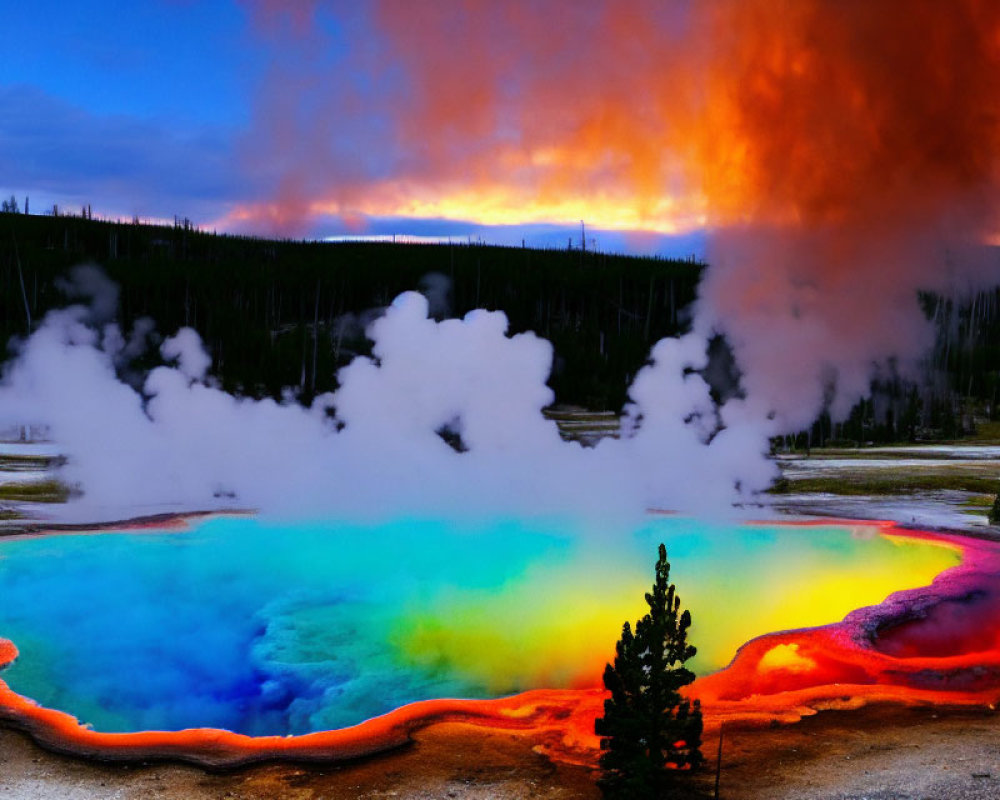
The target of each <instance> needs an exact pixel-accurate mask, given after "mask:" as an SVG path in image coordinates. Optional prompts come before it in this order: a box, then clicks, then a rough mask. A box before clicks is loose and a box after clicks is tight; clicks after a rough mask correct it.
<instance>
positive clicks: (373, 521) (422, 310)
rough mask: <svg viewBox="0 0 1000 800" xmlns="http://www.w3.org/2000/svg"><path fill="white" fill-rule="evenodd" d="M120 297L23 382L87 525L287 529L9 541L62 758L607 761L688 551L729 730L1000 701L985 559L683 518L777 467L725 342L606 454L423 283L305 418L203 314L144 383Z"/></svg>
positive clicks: (983, 552)
mask: <svg viewBox="0 0 1000 800" xmlns="http://www.w3.org/2000/svg"><path fill="white" fill-rule="evenodd" d="M82 277H84V278H87V280H86V281H84V280H82V279H81V276H80V275H77V279H78V281H79V282H80V283H89V284H90V288H89V293H90V294H91V295H92V296H96V295H99V294H101V293H103V294H104V295H108V293H109V291H110V290H108V289H107V287H106V286H104V287H102V286H101V285H100V284H101V278H100V276H99V275H95V274H94V273H92V272H91V273H85V274H84V275H83V276H82ZM95 287H96V288H95ZM85 293H86V292H85ZM93 305H94V308H90V309H88V308H86V307H84V306H74V307H71V308H68V309H64V310H61V311H57V312H52V313H51V314H50V315H49V316H48V317H47V318H46V320H45V322H44V324H43V325H41V326H40V327H39V328H38V329H37V330H36V331H35V332H34V333H33V334H32V336H31V337H30V338H29V339H27V340H26V341H24V342H22V343H21V344H20V347H19V351H18V354H17V357H16V359H15V360H14V361H13V362H12V365H10V366H8V368H7V369H6V371H5V373H4V378H3V382H2V383H0V412H2V413H0V423H6V424H9V423H10V422H12V421H13V422H18V421H20V422H21V423H24V422H25V421H35V420H38V421H41V422H44V423H45V424H46V425H48V426H50V429H51V431H52V435H53V438H54V440H55V441H56V442H57V443H58V446H59V447H60V448H61V449H63V451H64V452H66V454H67V456H68V459H67V461H66V463H65V465H64V466H62V467H60V477H61V478H62V479H63V480H64V481H66V482H67V483H68V484H70V485H71V486H75V487H78V488H80V489H81V490H82V497H78V498H76V499H74V500H73V501H72V502H71V503H69V504H68V506H67V507H66V508H67V513H72V514H77V515H83V516H88V517H89V518H91V519H115V518H118V519H122V518H124V517H121V516H118V517H116V516H109V515H110V514H114V513H118V512H117V511H108V509H109V508H121V507H122V506H121V503H122V498H125V499H126V502H125V508H126V509H128V514H130V515H131V516H133V517H134V516H138V515H140V514H143V513H145V514H149V513H154V512H162V511H163V510H165V508H168V507H169V506H168V505H167V504H168V503H170V502H172V503H174V504H175V505H174V509H175V510H177V509H176V506H177V505H180V506H182V509H180V510H181V511H188V510H191V509H206V510H215V511H217V512H218V511H220V510H222V509H224V508H225V507H226V506H229V507H242V508H249V509H260V511H259V513H243V514H234V513H215V514H211V515H207V516H206V515H201V516H199V515H188V516H183V515H182V516H175V518H174V522H173V523H172V524H169V525H166V524H164V525H161V526H160V527H156V526H150V525H148V524H145V525H135V524H133V525H127V524H126V525H122V526H120V528H119V529H117V530H111V529H108V528H107V526H102V527H101V529H100V530H99V531H95V530H90V531H88V530H82V529H77V530H74V531H72V532H65V531H63V532H58V533H56V532H50V533H48V534H45V535H39V536H21V537H15V538H7V539H3V540H0V597H2V599H3V602H2V603H0V637H3V638H2V639H0V664H3V665H4V666H3V668H2V673H0V676H2V682H0V719H4V720H7V721H9V722H11V723H13V724H15V725H18V726H20V727H22V728H25V729H27V730H28V731H29V732H30V733H31V734H32V735H33V736H34V737H35V738H36V739H38V740H39V741H41V742H43V743H45V744H47V745H49V746H51V747H54V748H59V749H64V750H69V751H72V752H75V753H82V754H91V755H97V756H100V757H102V758H142V757H149V756H163V755H169V756H172V757H180V758H187V759H191V760H194V761H198V762H201V763H206V764H237V763H243V762H247V761H251V760H254V759H258V758H273V757H276V756H282V755H286V756H292V757H295V758H299V759H303V758H308V759H311V758H315V759H337V758H348V757H352V756H357V755H360V754H365V753H371V752H375V751H378V750H380V749H385V748H387V747H390V746H393V745H396V744H400V743H403V742H405V741H407V738H408V737H409V735H410V733H411V732H412V731H413V730H414V729H415V728H417V727H419V726H421V725H427V724H432V723H434V722H436V721H442V720H453V721H454V720H457V721H462V722H467V723H470V724H477V725H486V726H492V727H496V728H503V729H506V730H512V731H527V732H530V733H531V734H532V735H533V736H534V737H535V739H536V741H538V742H541V744H538V745H536V746H537V747H540V748H541V749H542V751H544V752H548V753H549V754H550V755H552V756H554V757H557V758H563V759H566V760H575V761H579V762H581V763H593V760H594V757H595V753H596V751H597V746H598V740H597V739H596V737H595V736H594V733H593V726H594V719H595V717H596V716H598V715H599V714H600V713H601V709H602V702H603V698H604V696H603V688H602V685H601V675H602V671H603V667H604V664H605V663H606V662H607V661H609V660H610V659H611V658H612V657H613V654H614V644H615V641H616V640H617V638H618V636H619V634H620V632H621V626H622V624H623V623H624V622H625V621H626V620H629V621H634V620H635V619H637V618H638V617H639V616H640V615H641V614H642V613H643V612H644V610H645V604H644V600H643V595H644V592H645V591H646V590H647V589H648V587H649V586H650V584H651V583H652V580H653V564H654V562H655V559H656V549H657V544H658V543H659V542H661V541H662V542H664V543H665V544H666V545H667V550H668V553H669V557H670V560H671V562H672V564H673V569H672V572H671V579H672V580H673V581H674V582H675V583H676V584H677V586H678V590H679V593H680V595H681V597H682V600H683V604H684V607H685V608H687V609H690V610H691V612H692V616H693V619H694V625H693V627H692V630H691V633H690V638H691V642H692V643H693V644H695V645H696V646H697V648H698V655H697V657H696V659H695V661H694V663H693V664H692V665H691V666H692V667H693V669H694V670H695V672H696V673H697V674H698V675H699V679H698V680H697V681H696V682H695V683H694V684H693V685H692V686H691V687H690V692H691V694H692V695H694V696H696V697H698V698H700V699H701V701H702V705H703V709H704V712H705V718H706V726H707V727H708V728H711V727H712V726H713V725H717V724H719V723H720V722H722V721H725V720H740V721H742V722H743V723H746V724H766V723H768V722H771V721H773V720H776V719H777V720H795V719H798V718H800V717H801V716H802V715H804V714H811V713H815V711H817V710H820V709H824V708H845V707H853V706H856V705H859V704H864V703H867V702H880V701H893V702H908V703H947V704H990V703H993V702H995V700H996V698H997V686H998V685H1000V677H998V676H1000V630H998V625H997V620H998V619H1000V613H998V612H1000V587H998V585H997V584H998V580H997V577H996V576H997V575H998V574H1000V555H998V553H997V552H996V548H995V546H994V545H993V544H992V543H989V542H983V541H977V540H974V539H969V538H962V537H955V536H948V535H943V534H930V533H921V532H915V531H905V530H901V529H898V528H896V527H894V526H893V525H892V524H891V523H836V522H829V523H823V524H797V525H796V524H778V523H766V522H764V523H747V522H745V521H742V520H741V521H733V519H729V520H728V521H726V520H725V518H721V517H719V516H718V515H716V516H715V517H709V516H708V515H706V514H698V513H691V512H688V511H687V510H688V509H690V508H691V507H692V505H693V502H692V501H695V500H697V501H698V503H699V504H700V505H701V506H702V507H703V508H704V507H708V508H710V509H714V510H716V511H718V510H719V509H728V510H730V512H731V509H732V505H733V502H734V501H735V500H738V499H739V495H740V492H742V497H743V499H746V498H747V497H748V496H750V493H751V492H752V491H753V490H757V489H760V488H763V487H764V486H766V485H767V483H768V482H769V480H770V479H771V477H772V475H773V465H771V464H770V463H769V462H768V461H767V459H766V458H764V457H763V455H762V454H763V453H764V452H766V447H767V436H768V435H769V433H770V432H771V431H770V429H769V428H768V426H767V423H766V421H765V422H764V423H761V424H757V425H754V424H753V423H752V421H751V420H752V415H751V414H750V411H749V409H748V408H747V406H746V404H745V403H743V402H742V400H740V399H739V398H736V399H732V400H730V401H729V402H727V403H726V404H725V405H724V406H722V407H718V406H716V405H715V404H713V403H712V401H711V399H710V397H709V390H708V386H707V384H706V383H705V382H704V381H703V380H702V379H701V378H700V377H699V373H698V370H701V369H704V368H705V366H706V362H705V343H704V341H703V340H698V339H697V338H694V337H685V338H683V339H679V340H665V341H663V342H661V343H659V344H658V345H657V346H656V347H655V348H654V350H653V353H652V356H651V362H650V364H649V365H648V366H647V367H645V368H644V369H643V370H641V371H640V373H639V375H638V376H637V377H636V379H635V381H634V383H633V384H632V387H631V388H630V392H629V394H630V397H631V399H632V401H633V404H634V405H633V406H632V407H630V409H629V410H628V413H627V414H626V419H625V424H624V426H623V427H624V428H625V429H626V433H625V435H623V436H622V437H621V438H620V439H615V440H604V441H601V442H600V443H599V444H598V445H597V446H596V447H593V448H582V447H580V446H579V445H578V444H576V443H572V442H569V443H568V442H563V441H562V440H561V439H560V437H559V435H558V431H557V430H556V428H555V426H554V425H553V424H552V423H550V422H548V421H547V420H545V419H544V418H543V417H542V415H541V414H540V410H541V408H542V407H544V406H545V405H547V404H548V403H550V402H551V393H550V391H549V390H548V389H547V387H546V386H545V383H544V381H545V379H546V376H547V374H548V370H549V367H550V366H551V363H552V351H551V348H550V347H549V345H548V344H547V343H545V342H543V341H542V340H540V339H538V338H537V337H534V336H532V335H530V334H522V335H519V336H515V337H508V336H506V320H505V319H504V318H503V316H502V315H500V314H496V313H492V314H491V313H485V312H473V313H472V314H469V315H467V316H466V317H465V318H464V319H462V320H445V321H443V322H436V321H435V320H433V319H429V318H428V314H427V310H428V309H427V303H426V300H424V298H422V297H421V296H419V295H413V294H407V295H403V296H402V297H400V298H398V299H397V300H396V301H395V302H394V303H393V305H392V306H391V307H390V308H389V309H387V311H386V313H385V316H384V317H382V318H381V319H379V320H378V321H377V322H376V323H374V324H373V325H372V326H371V328H370V331H369V335H370V336H371V338H372V339H373V342H374V347H373V357H372V358H371V359H363V358H359V359H356V360H355V361H354V362H353V363H352V364H351V365H350V366H349V367H347V368H345V369H344V370H342V371H341V373H340V374H339V376H338V377H339V379H340V388H339V389H338V391H337V392H336V393H335V395H333V396H330V397H325V398H318V399H317V401H316V402H315V403H314V404H313V406H312V408H308V409H305V408H301V407H300V406H298V405H297V404H295V403H294V402H286V403H277V402H274V401H272V400H261V401H255V400H248V399H245V398H237V397H233V396H231V395H228V394H226V393H225V392H223V391H222V390H221V389H220V388H218V386H217V385H215V384H214V383H213V382H212V380H211V378H209V377H206V370H207V367H208V365H209V363H210V360H209V359H208V357H207V355H206V354H205V352H204V350H203V349H202V347H201V343H200V340H199V339H198V337H197V334H195V333H194V331H191V330H188V329H185V330H182V331H181V332H180V333H179V334H178V335H177V336H175V337H172V338H169V339H167V340H165V341H163V342H162V346H161V348H160V352H161V354H162V356H163V357H164V359H165V360H166V361H167V362H168V363H166V364H165V365H163V366H160V367H157V368H155V369H153V370H152V371H151V372H149V373H148V374H147V375H146V376H145V377H144V378H142V379H141V381H139V380H137V378H136V375H135V374H132V375H131V378H130V379H129V380H125V379H124V378H123V375H125V374H127V373H128V361H127V355H128V353H132V354H133V355H134V354H135V353H137V352H141V351H142V347H141V346H137V338H141V337H142V336H144V335H145V334H144V333H142V332H139V333H138V334H137V333H136V331H133V332H132V334H130V335H129V336H128V337H126V336H125V335H124V333H123V332H122V331H119V330H118V329H117V327H116V326H115V325H114V324H113V323H109V322H108V321H107V320H101V319H99V318H98V317H97V312H96V311H95V310H94V309H95V308H98V307H103V308H107V307H109V305H110V306H111V307H113V303H108V302H103V303H97V302H95V303H94V304H93ZM143 330H145V331H146V332H147V333H148V330H149V329H148V327H146V328H144V329H143ZM126 342H127V344H126ZM141 344H142V343H141V342H139V343H138V345H141ZM137 386H139V387H140V388H137ZM442 431H450V432H451V434H452V438H453V439H454V438H455V437H459V438H460V439H461V445H462V446H461V447H453V446H452V445H453V444H454V442H452V443H451V444H449V443H448V442H446V441H445V439H446V438H447V437H444V436H442V435H441V433H442ZM664 465H668V466H669V468H665V467H664ZM734 487H736V494H735V495H734ZM116 500H117V502H118V503H119V506H113V503H114V502H115V501H116ZM109 504H111V505H109ZM656 508H660V509H678V508H680V509H685V511H686V513H685V514H684V515H665V514H662V513H656V512H649V511H647V509H656ZM709 518H711V519H716V520H718V521H715V522H706V521H704V520H705V519H709Z"/></svg>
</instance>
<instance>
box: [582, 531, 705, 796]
mask: <svg viewBox="0 0 1000 800" xmlns="http://www.w3.org/2000/svg"><path fill="white" fill-rule="evenodd" d="M659 552H660V558H659V560H658V561H657V562H656V582H655V583H654V584H653V591H652V592H650V593H648V594H647V595H646V602H647V603H648V604H649V613H648V614H646V615H645V616H644V617H643V618H642V619H640V620H639V621H638V622H637V623H636V626H635V633H634V634H633V633H632V629H631V628H630V627H629V624H628V622H626V623H625V625H624V627H623V628H622V637H621V639H620V640H619V641H618V644H617V646H616V647H615V663H614V666H612V665H611V664H608V666H607V667H606V668H605V670H604V686H605V688H606V689H607V690H608V691H609V692H611V697H610V698H608V699H607V700H605V701H604V716H603V717H601V718H599V719H598V720H597V721H596V723H595V726H594V727H595V732H596V733H597V734H598V735H599V736H600V737H601V751H602V752H601V759H600V763H601V773H602V774H601V778H600V779H599V780H598V786H600V788H601V791H602V792H603V794H604V796H605V797H608V798H616V799H617V798H622V799H624V798H629V799H630V800H632V799H635V800H639V798H663V797H667V796H669V795H668V794H667V792H669V790H670V787H671V785H672V784H673V783H674V782H675V780H676V777H677V775H678V774H679V773H678V770H693V769H695V768H697V767H698V766H699V765H700V764H701V761H702V757H701V750H700V748H701V730H702V723H701V708H700V704H699V702H698V701H697V700H695V701H694V703H691V702H690V701H689V700H687V699H684V698H682V697H681V695H680V692H679V690H680V689H681V687H683V686H686V685H688V684H689V683H691V682H692V681H693V680H694V677H695V676H694V673H693V672H691V670H689V669H688V668H687V667H685V666H684V662H686V661H687V660H688V659H689V658H691V657H692V656H693V655H694V654H695V648H694V647H692V646H691V645H689V644H688V643H687V630H688V628H689V627H690V625H691V615H690V614H689V613H688V612H687V611H684V612H683V613H681V611H680V599H679V598H678V597H677V596H676V594H675V590H674V586H673V584H670V583H669V577H670V563H669V562H668V561H667V550H666V547H664V545H662V544H661V545H660V551H659Z"/></svg>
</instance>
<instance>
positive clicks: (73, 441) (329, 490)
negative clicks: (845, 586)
mask: <svg viewBox="0 0 1000 800" xmlns="http://www.w3.org/2000/svg"><path fill="white" fill-rule="evenodd" d="M74 285H75V286H76V292H75V293H76V294H83V293H85V292H87V293H89V294H90V295H91V296H94V297H95V298H96V299H95V304H96V306H97V307H98V308H101V309H102V310H104V308H105V306H104V304H103V303H104V301H106V298H107V297H108V291H107V290H108V286H107V282H106V281H105V282H104V283H102V282H101V281H99V280H97V279H96V276H95V272H94V270H93V269H92V268H85V269H82V270H78V271H77V272H76V273H75V284H74ZM95 287H96V290H95ZM431 288H432V289H433V290H434V291H440V290H441V289H442V287H441V286H440V281H437V280H435V281H432V282H431ZM428 311H429V303H428V300H427V299H426V298H425V297H424V296H423V295H420V294H417V293H415V292H410V293H405V294H403V295H400V296H399V297H398V298H396V300H395V301H394V302H393V303H392V305H391V306H390V307H389V308H388V309H387V310H386V312H385V314H384V316H381V317H379V318H378V319H376V320H375V321H374V322H372V323H371V324H370V326H369V329H368V332H369V336H370V337H371V338H372V340H373V342H374V348H373V354H374V357H373V358H371V359H369V358H362V357H359V358H356V359H355V360H354V361H353V362H351V363H350V364H349V365H348V366H347V367H345V368H344V369H342V370H341V372H340V374H339V376H338V377H339V380H340V388H339V389H338V390H337V392H336V393H334V394H330V395H324V396H321V397H319V398H317V399H316V400H315V402H314V403H313V405H312V407H310V408H302V407H301V406H298V405H296V404H295V403H293V402H289V403H288V404H279V403H276V402H274V401H273V400H270V399H265V400H260V401H257V400H253V399H248V398H240V397H234V396H231V395H229V394H226V393H225V392H223V391H221V390H220V389H218V388H216V387H215V386H214V385H213V382H212V379H211V378H210V377H206V370H207V368H208V366H209V364H210V359H209V357H208V355H207V353H206V352H205V350H204V348H203V346H202V343H201V340H200V338H199V337H198V334H197V333H196V332H195V331H194V330H192V329H190V328H183V329H181V330H180V331H179V332H177V333H176V334H175V335H173V336H171V337H169V338H167V339H165V340H164V341H163V343H162V345H161V347H160V352H161V354H162V355H163V357H164V358H165V359H166V360H168V361H169V362H176V365H174V366H171V365H169V364H168V365H166V366H160V367H157V368H155V369H153V370H152V371H151V372H149V374H148V375H146V376H145V377H144V380H143V381H142V382H141V385H140V386H139V388H134V387H133V385H130V384H129V382H127V381H123V380H121V379H120V375H119V373H120V372H122V371H125V372H127V369H128V365H127V364H125V365H123V364H122V363H121V356H122V353H123V352H124V351H125V347H123V344H122V343H123V341H125V338H126V337H125V336H124V334H123V332H121V331H120V330H119V329H118V327H117V326H116V325H115V324H114V323H106V324H104V325H103V327H99V326H98V325H97V324H96V322H95V319H94V316H95V315H94V311H93V309H92V308H90V307H87V306H83V305H76V306H71V307H69V308H66V309H62V310H58V311H53V312H51V313H50V314H49V315H48V316H47V317H46V318H45V320H44V322H43V324H42V325H41V326H40V328H39V329H38V330H37V331H36V332H35V333H34V334H32V336H31V337H30V338H28V339H27V340H26V341H24V342H22V343H20V346H19V352H18V354H17V358H16V359H15V360H14V361H13V362H12V364H11V365H10V366H9V368H8V369H7V370H6V372H5V374H4V377H3V381H2V383H0V427H3V426H4V425H12V424H25V423H40V424H46V425H48V426H49V428H50V430H51V432H52V437H53V439H55V441H56V442H58V444H59V445H60V447H61V448H63V449H64V450H65V452H66V454H67V455H68V456H69V460H68V463H67V464H66V465H65V467H63V473H62V477H63V478H64V479H65V480H66V481H68V482H69V483H70V484H72V485H75V486H78V487H79V488H80V489H81V490H82V498H81V499H79V500H77V501H76V503H75V505H74V507H73V509H72V513H74V514H76V515H79V514H80V513H84V514H91V515H98V516H99V515H101V514H106V513H107V510H108V509H121V508H122V507H123V506H125V507H128V508H132V509H133V511H134V509H135V507H141V508H142V509H143V510H144V511H146V512H151V511H159V510H165V509H171V508H174V509H176V508H183V509H187V510H192V509H209V508H217V507H233V506H237V507H252V508H259V509H262V510H264V511H266V512H268V513H271V514H275V515H280V516H286V517H287V516H306V517H315V516H335V517H338V518H345V519H349V518H367V519H370V518H373V517H374V518H378V517H395V516H399V515H400V514H408V515H417V516H435V517H449V518H450V517H473V518H475V517H480V516H486V517H499V516H503V515H509V514H514V515H521V516H532V515H547V516H563V517H570V516H573V517H576V516H580V517H583V518H585V519H588V520H590V521H591V522H592V523H593V524H595V525H599V523H600V521H601V520H612V519H615V520H618V521H624V520H625V519H626V518H628V519H634V517H635V515H636V514H641V513H642V512H644V511H645V510H646V509H647V508H649V507H659V508H692V504H697V505H698V506H702V505H704V507H705V510H711V509H713V508H716V509H719V508H722V509H725V508H727V507H729V506H730V505H731V503H732V501H733V500H734V499H735V498H736V497H737V496H738V493H737V492H736V491H735V490H736V486H737V484H739V488H740V490H741V491H742V492H744V493H747V492H750V491H752V490H754V489H759V488H762V487H763V486H765V485H766V483H767V481H768V480H769V478H770V475H771V473H770V468H769V467H768V466H767V464H766V462H764V461H763V460H762V457H761V454H762V451H763V450H764V449H765V447H766V440H763V439H762V438H761V437H760V436H759V431H754V430H753V429H743V428H741V427H740V426H734V427H732V428H729V429H726V430H721V431H720V430H719V428H720V424H721V423H722V422H723V421H725V422H728V421H729V418H730V417H733V418H735V417H737V416H738V415H739V413H740V410H739V407H740V405H741V403H740V401H738V400H736V401H731V402H730V403H729V404H727V405H726V406H724V407H723V408H722V409H716V408H715V406H714V404H713V403H712V401H711V398H710V396H709V391H708V386H707V384H706V383H705V381H704V380H703V379H702V378H701V376H700V375H698V374H696V373H692V372H691V370H692V369H700V368H702V367H704V365H705V360H706V359H705V355H704V353H705V347H704V343H703V342H702V341H701V340H699V339H698V338H697V337H695V336H690V337H687V338H685V339H678V340H664V341H663V342H661V343H660V344H659V345H657V347H656V349H655V350H654V351H653V354H652V357H653V363H652V364H651V365H650V366H648V367H646V368H645V369H643V370H642V371H641V372H640V373H639V375H638V377H637V378H636V381H635V385H634V386H633V389H632V397H633V399H634V400H635V407H634V408H633V409H632V410H631V415H632V417H631V418H632V422H633V425H632V427H633V428H635V429H636V432H635V434H634V435H633V436H630V437H628V438H625V439H622V440H621V441H610V440H609V441H604V442H601V443H600V444H599V445H598V446H597V447H595V448H593V449H586V448H583V447H581V446H580V445H578V444H575V443H567V442H564V441H563V440H562V439H561V438H560V436H559V434H558V430H557V428H556V426H555V424H554V423H552V422H549V421H547V420H546V419H545V418H544V417H543V416H542V415H541V413H540V412H541V409H542V408H543V407H544V406H546V405H548V404H549V403H550V402H551V401H552V393H551V390H550V389H548V387H547V386H546V385H545V380H546V378H547V376H548V371H549V368H550V366H551V363H552V348H551V346H550V345H549V344H548V343H547V342H545V341H544V340H542V339H539V338H538V337H536V336H535V335H533V334H530V333H529V334H519V335H517V336H513V337H508V336H506V329H507V320H506V318H505V317H504V315H503V314H502V313H499V312H486V311H474V312H471V313H469V314H467V315H466V316H465V318H464V319H461V320H458V319H445V320H443V321H441V322H438V321H435V320H434V319H433V318H431V317H429V315H428ZM148 337H149V330H148V327H147V324H146V323H145V322H143V323H141V324H140V325H138V326H137V330H136V331H133V332H132V334H131V336H130V337H129V338H130V339H131V340H132V341H135V340H136V339H137V338H139V339H144V338H148ZM720 415H721V416H720ZM442 429H447V430H449V431H451V432H452V434H454V435H457V436H459V437H460V438H461V442H462V445H463V447H462V448H460V449H461V450H463V452H458V451H456V449H453V448H452V447H451V446H450V445H449V444H448V443H447V442H446V441H444V439H443V438H442V437H441V436H440V435H439V432H440V431H441V430H442ZM670 462H675V463H682V464H684V465H685V469H684V471H683V473H682V474H678V473H677V471H675V470H672V469H669V468H666V467H665V464H668V463H670ZM709 475H711V476H713V479H712V480H711V481H709V482H706V476H709Z"/></svg>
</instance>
